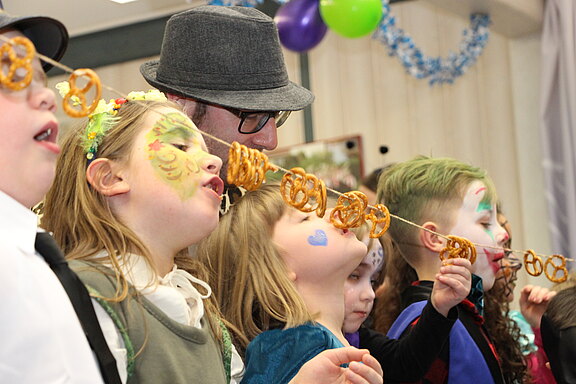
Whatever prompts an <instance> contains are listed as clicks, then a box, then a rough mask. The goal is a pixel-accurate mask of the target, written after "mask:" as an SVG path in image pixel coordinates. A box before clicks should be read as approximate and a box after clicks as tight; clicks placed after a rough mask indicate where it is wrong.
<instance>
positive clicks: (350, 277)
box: [348, 273, 360, 280]
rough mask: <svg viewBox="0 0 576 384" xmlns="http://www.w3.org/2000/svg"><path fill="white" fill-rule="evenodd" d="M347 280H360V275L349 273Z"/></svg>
mask: <svg viewBox="0 0 576 384" xmlns="http://www.w3.org/2000/svg"><path fill="white" fill-rule="evenodd" d="M348 280H360V274H358V273H351V274H350V275H348Z"/></svg>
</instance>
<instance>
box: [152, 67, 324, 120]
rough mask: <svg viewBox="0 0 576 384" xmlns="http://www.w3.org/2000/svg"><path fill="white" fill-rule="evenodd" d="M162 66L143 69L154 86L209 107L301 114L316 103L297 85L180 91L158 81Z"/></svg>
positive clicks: (183, 89) (188, 88)
mask: <svg viewBox="0 0 576 384" xmlns="http://www.w3.org/2000/svg"><path fill="white" fill-rule="evenodd" d="M158 65H159V61H158V60H152V61H148V62H146V63H144V64H142V65H141V66H140V73H142V76H144V78H145V79H146V81H147V82H148V83H149V84H150V85H152V86H153V87H156V88H158V89H159V90H160V91H162V92H167V93H174V94H176V95H178V96H183V97H189V98H193V99H197V100H200V101H203V102H205V103H209V104H215V105H220V106H223V107H228V108H235V109H242V110H247V111H299V110H301V109H304V108H305V107H307V106H308V105H310V104H311V103H312V102H313V101H314V95H313V94H312V92H310V91H309V90H308V89H306V88H304V87H302V86H300V85H298V84H295V83H293V82H289V83H288V84H287V85H285V86H282V87H277V88H269V89H256V90H246V91H237V90H233V91H226V90H210V89H203V88H193V87H177V86H173V85H171V84H166V83H164V82H161V81H159V80H158V79H157V76H156V75H157V70H158Z"/></svg>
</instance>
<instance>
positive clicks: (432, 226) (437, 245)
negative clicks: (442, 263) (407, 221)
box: [419, 221, 446, 253]
mask: <svg viewBox="0 0 576 384" xmlns="http://www.w3.org/2000/svg"><path fill="white" fill-rule="evenodd" d="M422 227H424V228H426V229H429V230H431V231H434V232H438V228H439V227H438V225H437V224H436V223H434V222H432V221H427V222H425V223H424V224H422ZM419 236H420V243H421V244H422V245H423V246H424V247H425V248H426V249H428V250H430V251H432V252H435V253H438V252H440V251H441V250H442V249H443V248H444V247H445V246H446V241H445V240H444V239H443V238H441V237H440V236H438V235H435V234H433V233H430V232H428V231H425V230H423V229H420V231H419Z"/></svg>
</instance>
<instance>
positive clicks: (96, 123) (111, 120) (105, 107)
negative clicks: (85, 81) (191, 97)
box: [56, 81, 168, 164]
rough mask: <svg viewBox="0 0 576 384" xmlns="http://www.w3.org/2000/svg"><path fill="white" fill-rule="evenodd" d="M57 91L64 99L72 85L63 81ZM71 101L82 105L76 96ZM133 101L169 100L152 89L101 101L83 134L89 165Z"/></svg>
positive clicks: (57, 85)
mask: <svg viewBox="0 0 576 384" xmlns="http://www.w3.org/2000/svg"><path fill="white" fill-rule="evenodd" d="M56 89H58V92H59V93H60V95H61V96H62V97H64V96H65V95H66V94H67V93H68V91H69V90H70V84H69V83H68V82H67V81H63V82H61V83H58V84H56ZM71 99H72V103H73V105H78V104H79V103H80V100H79V99H78V97H76V96H72V98H71ZM133 100H144V101H167V100H168V99H167V98H166V96H165V95H164V94H163V93H162V92H160V91H158V90H157V89H151V90H149V91H148V92H142V91H133V92H130V93H129V94H128V96H127V97H126V98H125V99H124V98H119V99H110V101H109V102H108V103H107V102H106V101H104V100H103V99H101V100H100V101H99V102H98V105H97V106H96V109H95V110H94V112H92V114H91V115H90V116H88V119H89V121H88V124H87V125H86V129H85V130H84V132H83V133H82V139H81V140H82V143H81V145H82V149H83V150H84V153H85V154H86V158H87V159H88V164H90V162H91V161H92V160H94V158H95V157H96V152H97V151H98V146H99V145H100V143H101V142H102V139H104V136H106V133H107V132H108V130H110V128H112V127H113V126H114V125H115V124H116V123H117V122H118V118H117V117H116V115H117V114H118V110H119V109H120V107H121V106H122V104H124V103H126V102H127V101H133Z"/></svg>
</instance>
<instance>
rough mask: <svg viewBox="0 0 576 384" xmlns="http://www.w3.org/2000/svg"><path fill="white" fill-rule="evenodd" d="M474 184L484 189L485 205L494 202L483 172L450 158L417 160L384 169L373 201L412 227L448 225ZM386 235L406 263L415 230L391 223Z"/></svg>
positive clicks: (489, 185)
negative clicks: (478, 183)
mask: <svg viewBox="0 0 576 384" xmlns="http://www.w3.org/2000/svg"><path fill="white" fill-rule="evenodd" d="M474 181H481V182H482V183H484V185H485V186H486V194H485V195H484V200H483V201H485V202H489V203H490V204H493V203H495V202H496V201H497V197H496V190H495V188H494V184H493V183H492V180H491V179H490V178H489V177H488V175H487V173H486V171H484V170H482V169H480V168H477V167H473V166H471V165H469V164H466V163H463V162H460V161H458V160H455V159H451V158H430V157H426V156H418V157H416V158H414V159H412V160H409V161H405V162H402V163H398V164H395V165H393V166H392V167H390V168H389V169H387V170H386V171H385V172H384V173H383V174H382V175H381V177H380V180H379V184H378V194H377V201H378V202H379V203H382V204H385V205H386V206H387V207H388V209H389V210H390V213H392V214H394V215H397V216H400V217H402V218H404V219H406V220H409V221H411V222H413V223H416V224H423V223H424V222H426V221H433V222H436V223H439V224H443V225H445V226H449V225H450V224H451V222H450V221H451V220H452V219H453V212H454V210H455V209H457V208H459V207H460V206H461V204H462V201H463V198H464V194H465V193H466V190H467V187H468V186H469V185H470V183H472V182H474ZM389 232H390V235H391V236H392V238H393V239H394V241H395V242H396V244H397V245H398V247H399V248H400V251H401V252H402V254H403V255H404V256H405V257H407V261H408V262H409V263H410V260H411V259H410V258H411V255H412V254H413V253H414V248H413V247H418V245H419V241H418V236H417V235H418V228H416V227H414V226H412V225H408V224H405V223H403V222H401V221H399V220H393V223H392V225H391V226H390V229H389Z"/></svg>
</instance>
